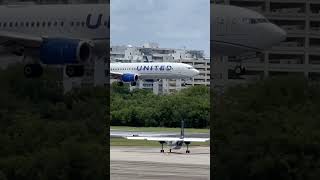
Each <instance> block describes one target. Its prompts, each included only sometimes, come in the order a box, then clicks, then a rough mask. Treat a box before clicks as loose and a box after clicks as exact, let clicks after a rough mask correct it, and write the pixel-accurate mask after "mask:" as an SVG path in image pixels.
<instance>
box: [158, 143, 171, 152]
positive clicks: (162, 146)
mask: <svg viewBox="0 0 320 180" xmlns="http://www.w3.org/2000/svg"><path fill="white" fill-rule="evenodd" d="M159 143H160V144H161V150H160V153H164V150H163V144H164V143H165V142H164V141H159ZM170 152H171V149H170Z"/></svg>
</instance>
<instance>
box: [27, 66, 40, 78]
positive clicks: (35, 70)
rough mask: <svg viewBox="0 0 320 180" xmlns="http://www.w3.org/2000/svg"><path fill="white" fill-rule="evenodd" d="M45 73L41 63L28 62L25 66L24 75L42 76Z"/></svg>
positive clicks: (30, 76)
mask: <svg viewBox="0 0 320 180" xmlns="http://www.w3.org/2000/svg"><path fill="white" fill-rule="evenodd" d="M42 73H43V68H42V66H41V65H40V64H27V65H26V66H25V67H24V75H25V76H26V77H27V78H35V77H40V76H41V75H42Z"/></svg>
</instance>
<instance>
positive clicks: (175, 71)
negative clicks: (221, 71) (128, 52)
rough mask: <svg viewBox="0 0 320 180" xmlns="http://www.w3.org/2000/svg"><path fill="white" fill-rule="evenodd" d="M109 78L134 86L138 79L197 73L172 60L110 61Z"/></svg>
mask: <svg viewBox="0 0 320 180" xmlns="http://www.w3.org/2000/svg"><path fill="white" fill-rule="evenodd" d="M110 74H111V78H113V79H118V80H120V84H123V83H131V85H133V86H135V85H136V82H137V81H138V79H190V78H192V77H194V76H196V75H198V74H199V71H198V70H196V69H195V68H194V67H192V66H191V65H189V64H184V63H173V62H150V63H111V64H110Z"/></svg>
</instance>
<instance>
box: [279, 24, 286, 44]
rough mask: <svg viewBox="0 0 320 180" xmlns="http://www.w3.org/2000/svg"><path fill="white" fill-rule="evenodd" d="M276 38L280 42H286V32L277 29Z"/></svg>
mask: <svg viewBox="0 0 320 180" xmlns="http://www.w3.org/2000/svg"><path fill="white" fill-rule="evenodd" d="M278 37H279V39H280V40H281V41H284V40H286V38H287V32H286V31H285V30H283V29H282V28H280V27H278Z"/></svg>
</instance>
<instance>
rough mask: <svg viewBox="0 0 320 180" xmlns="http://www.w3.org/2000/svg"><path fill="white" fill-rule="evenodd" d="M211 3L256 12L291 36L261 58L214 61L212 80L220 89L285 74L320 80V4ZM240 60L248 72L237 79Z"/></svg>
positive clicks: (276, 0) (312, 0) (295, 0)
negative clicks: (236, 69)
mask: <svg viewBox="0 0 320 180" xmlns="http://www.w3.org/2000/svg"><path fill="white" fill-rule="evenodd" d="M211 3H224V4H231V5H235V6H241V7H244V8H248V9H252V10H255V11H257V12H259V13H261V14H263V15H264V16H266V17H267V18H268V19H269V20H270V21H271V22H273V23H275V24H276V25H278V26H279V27H281V28H282V29H284V30H285V31H286V32H287V39H286V41H284V42H282V43H280V44H278V45H276V46H274V47H272V48H271V49H270V50H267V51H265V52H263V53H261V54H260V53H259V54H250V53H249V54H247V55H243V56H241V57H223V58H219V59H214V60H213V64H214V65H213V66H214V69H213V70H214V72H215V73H214V74H213V76H212V78H213V81H214V82H215V85H216V86H220V85H221V86H226V85H233V84H237V83H246V82H248V81H250V80H260V79H263V78H266V77H270V76H278V75H284V74H285V75H287V74H298V75H301V76H305V77H307V78H309V79H311V80H320V1H319V0H215V1H211ZM262 38H268V37H262ZM212 53H214V50H213V52H212ZM239 59H243V61H242V65H243V66H244V67H245V68H246V71H247V72H246V75H243V76H241V79H240V78H239V77H236V76H234V73H233V71H232V70H233V69H234V67H235V66H236V65H237V64H238V62H236V61H238V60H239Z"/></svg>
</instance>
